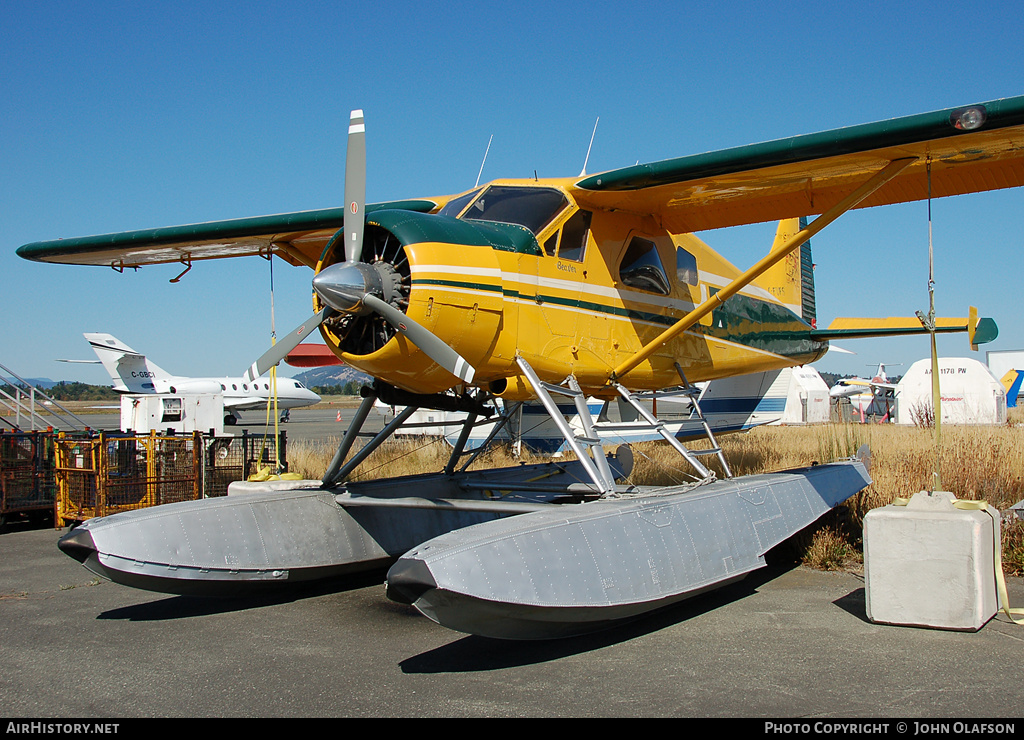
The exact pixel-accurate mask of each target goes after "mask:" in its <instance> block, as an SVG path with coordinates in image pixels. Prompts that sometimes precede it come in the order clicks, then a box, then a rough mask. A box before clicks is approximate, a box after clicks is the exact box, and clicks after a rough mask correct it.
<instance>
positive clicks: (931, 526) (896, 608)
mask: <svg viewBox="0 0 1024 740" xmlns="http://www.w3.org/2000/svg"><path fill="white" fill-rule="evenodd" d="M960 505H963V504H960ZM968 505H973V502H971V504H968ZM999 542H1000V525H999V512H998V511H996V510H995V509H994V508H992V507H991V506H986V508H985V509H961V508H958V505H957V502H956V497H955V496H954V495H953V494H952V493H948V492H946V491H934V492H928V491H921V492H919V493H915V494H914V496H913V497H912V498H911V499H910V501H909V502H908V503H907V504H906V505H904V506H899V505H895V504H890V505H889V506H883V507H880V508H877V509H872V510H871V511H869V512H868V513H867V515H866V516H865V517H864V593H865V598H866V607H867V616H868V619H870V620H871V621H872V622H881V623H883V624H896V625H906V626H916V627H935V628H939V629H950V630H965V631H977V630H979V629H981V628H982V627H983V626H984V625H985V623H986V622H988V620H990V619H991V618H992V617H993V616H995V613H996V611H998V609H999V600H998V597H997V594H996V571H995V568H996V562H997V561H996V556H995V547H996V545H997V543H999Z"/></svg>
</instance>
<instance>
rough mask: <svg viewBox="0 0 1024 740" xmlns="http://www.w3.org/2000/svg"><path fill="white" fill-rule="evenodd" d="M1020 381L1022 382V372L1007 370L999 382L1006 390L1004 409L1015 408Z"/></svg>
mask: <svg viewBox="0 0 1024 740" xmlns="http://www.w3.org/2000/svg"><path fill="white" fill-rule="evenodd" d="M1021 381H1024V372H1022V371H1020V370H1009V371H1007V373H1006V375H1004V376H1003V379H1002V380H1001V381H1000V382H1001V383H1002V384H1003V388H1005V389H1006V408H1008V409H1011V408H1015V407H1016V406H1017V396H1019V395H1020V388H1021Z"/></svg>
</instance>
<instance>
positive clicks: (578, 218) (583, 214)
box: [558, 211, 593, 262]
mask: <svg viewBox="0 0 1024 740" xmlns="http://www.w3.org/2000/svg"><path fill="white" fill-rule="evenodd" d="M592 215H593V214H591V212H590V211H576V213H574V214H573V215H572V216H571V217H570V218H569V220H568V221H566V222H565V226H563V227H562V241H561V242H560V243H559V246H558V258H559V259H562V260H572V261H573V262H582V261H583V254H584V252H585V251H586V249H587V233H588V232H589V231H590V217H591V216H592Z"/></svg>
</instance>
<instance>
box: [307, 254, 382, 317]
mask: <svg viewBox="0 0 1024 740" xmlns="http://www.w3.org/2000/svg"><path fill="white" fill-rule="evenodd" d="M313 290H315V291H316V294H317V295H318V296H320V298H321V300H323V301H324V303H326V304H327V305H328V306H330V307H331V308H333V309H335V310H336V311H341V312H343V313H368V312H369V311H368V309H364V308H363V298H364V297H365V296H366V294H367V293H380V292H381V290H382V286H381V279H380V274H379V273H378V272H377V271H376V270H374V269H373V268H372V267H371V266H370V265H367V264H365V263H363V262H338V263H336V264H333V265H330V266H329V267H326V268H324V269H323V270H321V271H320V272H318V273H317V274H316V276H315V277H314V278H313Z"/></svg>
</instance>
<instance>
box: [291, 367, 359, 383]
mask: <svg viewBox="0 0 1024 740" xmlns="http://www.w3.org/2000/svg"><path fill="white" fill-rule="evenodd" d="M292 377H293V378H295V380H297V381H299V382H300V383H302V384H303V385H304V386H306V387H307V388H313V387H314V386H324V385H345V384H346V383H351V382H353V381H355V382H357V383H367V384H368V383H370V382H372V380H373V378H371V377H370V376H369V375H367V374H366V373H361V372H359V371H358V370H356V369H355V368H352V367H349V366H348V365H328V366H327V367H314V368H313V369H312V370H306V371H305V372H302V373H299V374H298V375H293V376H292Z"/></svg>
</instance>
